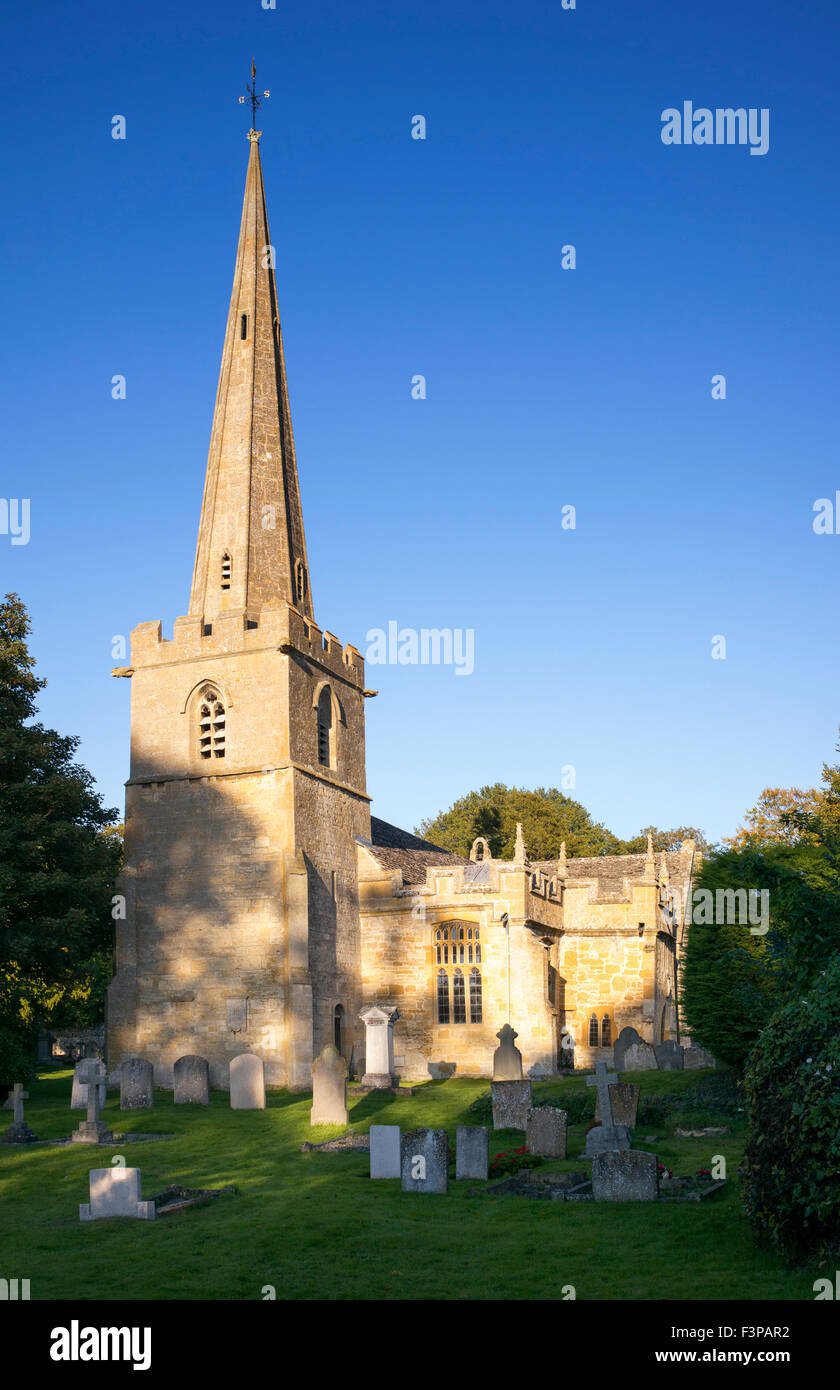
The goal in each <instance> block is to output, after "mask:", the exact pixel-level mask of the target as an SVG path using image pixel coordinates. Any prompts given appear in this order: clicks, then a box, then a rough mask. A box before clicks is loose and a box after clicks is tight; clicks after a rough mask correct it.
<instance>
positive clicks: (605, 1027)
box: [601, 1014, 610, 1047]
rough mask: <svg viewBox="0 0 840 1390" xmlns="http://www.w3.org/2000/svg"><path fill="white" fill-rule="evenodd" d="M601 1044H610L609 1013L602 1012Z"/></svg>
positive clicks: (606, 1045) (603, 1045)
mask: <svg viewBox="0 0 840 1390" xmlns="http://www.w3.org/2000/svg"><path fill="white" fill-rule="evenodd" d="M601 1046H602V1047H609V1046H610V1016H609V1014H604V1017H603V1018H602V1019H601Z"/></svg>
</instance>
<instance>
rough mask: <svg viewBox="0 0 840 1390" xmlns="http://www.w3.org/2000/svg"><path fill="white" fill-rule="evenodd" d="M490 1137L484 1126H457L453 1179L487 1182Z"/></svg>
mask: <svg viewBox="0 0 840 1390" xmlns="http://www.w3.org/2000/svg"><path fill="white" fill-rule="evenodd" d="M489 1161H490V1135H489V1133H488V1131H487V1127H486V1126H485V1125H459V1126H458V1128H457V1129H456V1131H455V1179H456V1181H457V1182H463V1181H464V1180H465V1179H467V1178H478V1179H479V1180H480V1181H483V1182H486V1181H487V1166H488V1163H489Z"/></svg>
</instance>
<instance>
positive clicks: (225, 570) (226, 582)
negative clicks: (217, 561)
mask: <svg viewBox="0 0 840 1390" xmlns="http://www.w3.org/2000/svg"><path fill="white" fill-rule="evenodd" d="M230 576H231V559H230V555H229V554H228V552H227V551H225V553H224V555H223V556H222V588H223V589H229V588H230Z"/></svg>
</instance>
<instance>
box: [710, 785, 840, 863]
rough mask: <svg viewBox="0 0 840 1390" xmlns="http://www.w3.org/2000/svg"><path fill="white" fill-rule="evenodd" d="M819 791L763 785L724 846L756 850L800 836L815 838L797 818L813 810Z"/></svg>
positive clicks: (793, 842)
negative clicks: (741, 823) (753, 802)
mask: <svg viewBox="0 0 840 1390" xmlns="http://www.w3.org/2000/svg"><path fill="white" fill-rule="evenodd" d="M818 803H819V792H817V791H816V790H815V789H814V788H813V787H810V788H808V789H807V790H803V788H802V787H765V788H764V791H763V792H762V793H761V795H760V797H759V798H758V801H757V802H756V804H755V806H752V807H751V808H750V810H749V811H747V814H746V816H745V817H744V824H743V825H740V826H739V827H738V829H737V830H736V831H735V834H734V835H732V836H731V837H730V838H729V839H727V840H724V841H723V847H724V848H725V849H736V850H737V849H747V848H751V849H760V848H761V847H762V846H763V845H795V844H798V843H799V841H800V840H801V839H803V838H810V839H812V840H815V839H816V837H815V836H813V835H812V834H811V833H810V832H809V831H808V830H807V829H806V828H805V827H804V826H803V825H802V824H801V817H802V816H807V815H810V814H812V813H813V812H815V811H816V809H817V805H818Z"/></svg>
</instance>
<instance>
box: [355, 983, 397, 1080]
mask: <svg viewBox="0 0 840 1390" xmlns="http://www.w3.org/2000/svg"><path fill="white" fill-rule="evenodd" d="M399 1016H400V1015H399V1012H398V1010H397V1009H392V1008H380V1006H379V1005H378V1004H371V1005H369V1006H368V1008H366V1009H362V1012H361V1013H360V1014H359V1018H360V1019H361V1020H362V1022H363V1024H364V1025H365V1074H364V1076H363V1077H362V1085H363V1086H370V1087H371V1088H372V1089H373V1090H384V1091H387V1090H390V1089H391V1087H392V1086H396V1085H397V1083H398V1082H399V1077H398V1076H397V1074H396V1072H395V1070H394V1024H395V1023H396V1021H397V1019H398V1018H399Z"/></svg>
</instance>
